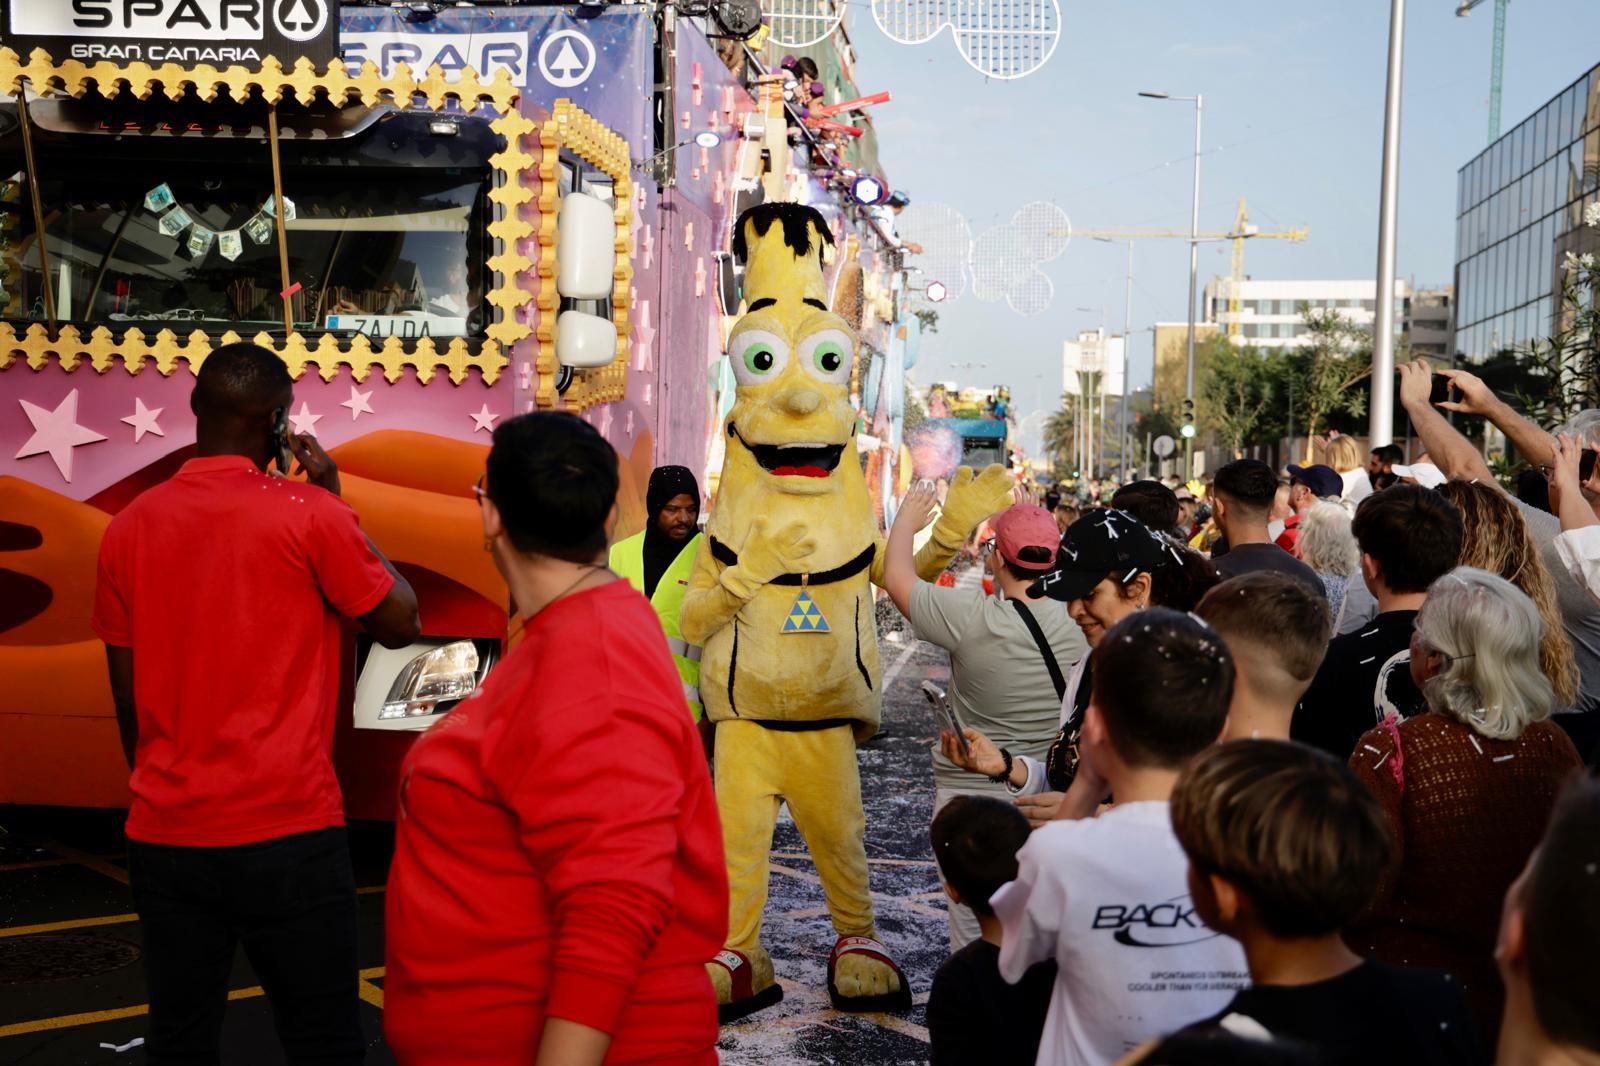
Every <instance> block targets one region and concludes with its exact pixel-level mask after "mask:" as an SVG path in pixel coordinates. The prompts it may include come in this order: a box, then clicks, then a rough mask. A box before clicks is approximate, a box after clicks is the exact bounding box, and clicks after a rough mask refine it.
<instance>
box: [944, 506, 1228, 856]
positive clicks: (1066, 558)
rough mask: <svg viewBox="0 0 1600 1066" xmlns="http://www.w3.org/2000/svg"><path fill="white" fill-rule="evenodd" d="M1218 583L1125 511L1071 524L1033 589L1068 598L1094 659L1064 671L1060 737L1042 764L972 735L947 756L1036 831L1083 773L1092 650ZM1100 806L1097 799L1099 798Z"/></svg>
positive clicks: (949, 743)
mask: <svg viewBox="0 0 1600 1066" xmlns="http://www.w3.org/2000/svg"><path fill="white" fill-rule="evenodd" d="M1216 583H1217V573H1216V570H1215V569H1213V568H1212V566H1211V564H1210V563H1208V562H1207V561H1206V560H1205V559H1203V558H1201V557H1200V555H1199V554H1198V553H1196V552H1193V551H1190V550H1189V549H1187V548H1184V547H1182V546H1180V545H1178V544H1176V543H1174V542H1173V541H1171V540H1169V539H1168V538H1166V537H1162V536H1160V535H1158V534H1156V533H1153V532H1152V531H1151V530H1150V529H1149V528H1148V527H1146V526H1145V525H1144V524H1143V523H1141V522H1140V521H1139V520H1138V519H1137V518H1134V517H1133V516H1132V515H1130V514H1128V513H1127V512H1126V511H1118V510H1115V509H1113V508H1109V507H1108V508H1104V509H1101V510H1097V511H1091V512H1089V513H1088V514H1087V515H1085V516H1084V517H1083V518H1081V519H1079V520H1078V521H1077V522H1074V523H1073V524H1072V526H1070V527H1069V528H1068V529H1067V531H1066V533H1065V534H1064V535H1063V536H1062V538H1061V550H1060V551H1059V552H1058V553H1057V555H1056V566H1055V569H1053V570H1051V571H1050V572H1049V573H1047V574H1045V575H1044V577H1042V578H1041V579H1040V580H1039V581H1038V582H1037V583H1035V584H1034V585H1033V586H1032V587H1031V588H1029V589H1028V595H1029V596H1030V597H1032V598H1034V599H1038V598H1040V597H1042V596H1049V597H1050V598H1051V599H1056V600H1063V601H1065V602H1066V603H1067V604H1068V609H1069V610H1070V611H1071V612H1072V618H1073V620H1074V621H1075V622H1077V623H1078V625H1079V627H1080V628H1082V630H1083V635H1084V638H1085V639H1086V640H1088V642H1089V648H1090V654H1089V655H1087V656H1085V657H1084V658H1083V659H1081V660H1079V661H1078V662H1077V663H1076V664H1073V665H1072V666H1071V668H1070V670H1065V671H1064V677H1063V679H1062V680H1063V683H1062V684H1061V685H1059V686H1058V687H1059V689H1060V691H1061V696H1062V702H1061V732H1060V733H1059V734H1058V735H1057V737H1056V741H1055V743H1054V744H1052V745H1051V747H1050V751H1049V753H1048V754H1047V755H1046V757H1045V761H1044V762H1043V763H1040V762H1037V761H1036V760H1033V759H1030V758H1027V757H1026V756H1013V755H1012V754H1011V753H1010V752H1008V751H1006V750H1005V749H1003V748H999V747H996V746H995V744H994V743H993V742H992V741H990V740H989V738H988V737H985V736H984V735H983V734H982V733H979V732H978V731H977V730H975V729H969V730H967V731H966V736H967V743H968V745H969V747H970V748H971V755H970V756H965V757H964V756H962V755H961V751H960V749H959V747H958V746H957V744H956V740H955V737H953V736H950V735H949V734H948V733H947V734H945V735H944V736H943V737H941V738H940V746H941V748H942V750H943V751H944V755H945V757H946V758H948V759H949V760H950V761H951V762H954V763H955V764H956V765H958V766H961V767H962V768H963V769H966V770H969V771H971V772H973V773H978V774H984V775H985V776H988V777H990V778H991V779H993V780H996V781H1003V782H1005V784H1006V786H1007V787H1008V788H1009V789H1010V790H1011V791H1012V792H1013V793H1014V794H1016V795H1017V797H1018V799H1017V805H1018V806H1019V807H1021V808H1022V812H1023V813H1024V814H1026V815H1027V816H1028V820H1029V821H1030V822H1031V823H1033V825H1034V826H1035V827H1036V828H1037V827H1038V826H1039V825H1042V824H1044V823H1045V822H1048V821H1050V820H1052V819H1054V818H1056V817H1058V812H1059V811H1060V808H1061V806H1062V802H1063V800H1064V799H1065V798H1066V797H1065V793H1066V792H1067V790H1068V789H1069V788H1070V787H1071V786H1072V783H1073V780H1074V779H1075V778H1076V777H1077V772H1078V731H1079V730H1080V729H1081V728H1082V725H1083V714H1084V711H1085V710H1086V709H1087V708H1088V705H1089V692H1090V680H1089V679H1090V675H1091V670H1092V669H1093V662H1094V653H1093V649H1094V648H1095V646H1096V645H1098V644H1099V643H1100V638H1101V637H1103V636H1105V633H1106V631H1107V630H1108V629H1110V628H1111V627H1112V626H1113V625H1115V624H1116V623H1117V622H1119V621H1121V620H1122V619H1124V618H1126V617H1127V616H1128V615H1130V614H1133V613H1134V612H1135V611H1141V610H1143V609H1144V608H1146V607H1149V606H1151V605H1154V606H1158V607H1171V608H1173V609H1175V610H1180V611H1188V610H1193V608H1194V606H1195V604H1196V603H1198V602H1199V601H1200V597H1201V596H1203V595H1205V593H1206V591H1207V590H1208V589H1209V588H1210V587H1211V586H1212V585H1215V584H1216ZM1094 799H1095V801H1096V802H1098V799H1099V797H1098V796H1097V797H1094Z"/></svg>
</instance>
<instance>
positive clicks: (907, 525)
mask: <svg viewBox="0 0 1600 1066" xmlns="http://www.w3.org/2000/svg"><path fill="white" fill-rule="evenodd" d="M937 503H938V496H937V495H936V494H935V493H934V490H933V486H932V485H930V484H929V483H927V482H926V481H919V482H918V483H917V484H915V485H913V486H912V487H911V491H910V492H908V493H906V497H905V499H904V500H901V501H900V510H899V513H898V514H896V515H895V519H894V526H893V528H891V529H890V530H889V542H888V544H886V545H885V546H884V550H883V551H882V552H881V553H879V554H880V555H881V557H882V558H883V579H882V581H880V582H879V584H881V585H882V586H883V589H884V591H885V592H887V593H888V594H889V598H890V599H891V600H893V601H894V605H895V606H896V607H898V608H899V609H900V613H901V614H903V615H905V616H906V617H907V618H909V617H911V590H912V589H914V588H916V586H917V582H918V581H919V580H921V579H920V578H919V577H918V576H917V563H916V559H915V558H913V555H912V551H911V542H912V541H913V540H915V539H916V536H917V534H918V533H919V532H921V531H922V528H923V527H924V526H926V525H927V524H928V519H929V518H931V517H932V516H933V509H934V506H935V505H936V504H937Z"/></svg>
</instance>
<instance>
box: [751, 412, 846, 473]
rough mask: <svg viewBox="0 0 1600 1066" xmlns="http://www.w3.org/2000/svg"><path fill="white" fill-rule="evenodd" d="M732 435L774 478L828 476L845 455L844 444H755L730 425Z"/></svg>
mask: <svg viewBox="0 0 1600 1066" xmlns="http://www.w3.org/2000/svg"><path fill="white" fill-rule="evenodd" d="M728 434H729V436H732V437H734V438H736V439H737V440H738V441H739V443H740V444H743V445H744V446H745V447H746V448H748V449H749V450H750V454H751V455H753V456H755V457H756V462H758V463H760V464H761V469H763V470H765V471H766V472H767V473H769V474H771V475H773V476H774V477H827V476H828V475H829V474H831V473H833V471H834V469H835V468H836V467H837V466H838V465H839V457H840V456H841V455H843V454H844V445H842V444H811V443H804V444H751V443H750V442H749V441H747V440H745V439H744V437H742V436H741V435H740V434H739V430H738V429H737V428H736V427H734V426H732V425H729V426H728Z"/></svg>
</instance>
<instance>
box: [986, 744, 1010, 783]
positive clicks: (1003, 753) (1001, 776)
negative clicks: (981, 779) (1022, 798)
mask: <svg viewBox="0 0 1600 1066" xmlns="http://www.w3.org/2000/svg"><path fill="white" fill-rule="evenodd" d="M1000 758H1002V759H1004V760H1005V761H1006V768H1005V769H1004V770H1002V771H1000V772H999V773H998V774H993V775H991V776H990V778H989V780H990V781H993V782H994V783H995V784H997V785H1003V784H1005V783H1006V782H1008V781H1010V780H1011V761H1012V760H1011V753H1010V752H1009V751H1007V750H1006V749H1005V748H1001V749H1000Z"/></svg>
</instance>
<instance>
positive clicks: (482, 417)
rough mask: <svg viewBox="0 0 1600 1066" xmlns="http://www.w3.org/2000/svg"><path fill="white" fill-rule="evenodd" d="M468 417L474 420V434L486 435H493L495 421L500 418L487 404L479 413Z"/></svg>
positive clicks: (476, 412) (479, 409)
mask: <svg viewBox="0 0 1600 1066" xmlns="http://www.w3.org/2000/svg"><path fill="white" fill-rule="evenodd" d="M468 417H469V418H471V419H472V432H474V433H477V432H480V431H482V432H484V433H489V434H493V433H494V420H495V419H497V418H499V417H500V416H499V415H497V414H495V413H494V412H493V411H490V410H489V405H488V404H487V403H485V404H484V405H483V406H482V407H480V408H478V410H477V411H475V412H473V413H472V414H470V415H469V416H468Z"/></svg>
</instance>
